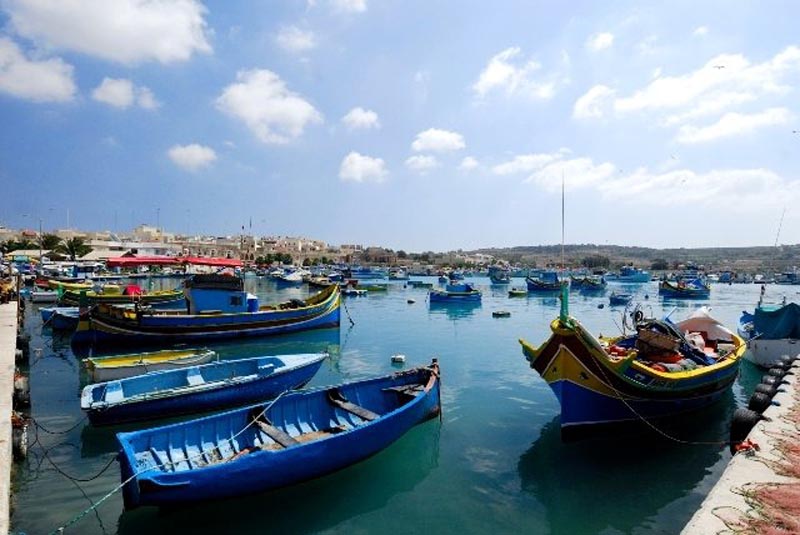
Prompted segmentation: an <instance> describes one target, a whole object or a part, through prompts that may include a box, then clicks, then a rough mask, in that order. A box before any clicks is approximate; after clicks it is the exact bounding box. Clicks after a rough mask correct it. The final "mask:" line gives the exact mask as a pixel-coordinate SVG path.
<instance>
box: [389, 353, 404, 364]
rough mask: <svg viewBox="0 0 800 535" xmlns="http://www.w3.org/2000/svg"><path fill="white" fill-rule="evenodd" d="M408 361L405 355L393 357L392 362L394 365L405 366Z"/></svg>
mask: <svg viewBox="0 0 800 535" xmlns="http://www.w3.org/2000/svg"><path fill="white" fill-rule="evenodd" d="M405 361H406V356H405V355H392V362H393V363H394V364H403V363H405Z"/></svg>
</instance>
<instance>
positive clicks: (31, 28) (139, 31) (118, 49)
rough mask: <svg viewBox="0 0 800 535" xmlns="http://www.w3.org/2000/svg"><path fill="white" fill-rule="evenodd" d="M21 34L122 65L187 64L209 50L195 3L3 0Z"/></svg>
mask: <svg viewBox="0 0 800 535" xmlns="http://www.w3.org/2000/svg"><path fill="white" fill-rule="evenodd" d="M3 7H4V8H5V10H6V12H7V13H8V14H9V17H10V20H11V25H12V27H13V28H14V30H15V31H16V32H17V33H18V34H19V35H21V36H23V37H26V38H29V39H32V40H34V41H35V42H37V43H38V44H41V45H45V46H48V47H52V48H60V49H66V50H72V51H76V52H81V53H84V54H88V55H91V56H96V57H99V58H103V59H107V60H111V61H117V62H121V63H136V62H140V61H149V60H156V61H159V62H161V63H170V62H173V61H185V60H188V59H189V58H190V57H191V56H192V54H193V53H195V52H205V53H208V52H211V45H210V44H209V43H208V40H207V35H206V34H207V28H206V22H205V19H204V16H205V14H206V8H205V7H204V6H203V4H201V3H200V2H198V1H196V0H175V1H173V2H163V1H154V0H115V1H113V2H111V1H109V0H6V1H5V2H4V3H3Z"/></svg>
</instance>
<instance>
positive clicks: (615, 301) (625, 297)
mask: <svg viewBox="0 0 800 535" xmlns="http://www.w3.org/2000/svg"><path fill="white" fill-rule="evenodd" d="M632 300H633V295H631V294H622V293H617V292H611V295H610V296H608V303H609V304H610V305H611V306H617V305H627V304H628V303H630V302H631V301H632Z"/></svg>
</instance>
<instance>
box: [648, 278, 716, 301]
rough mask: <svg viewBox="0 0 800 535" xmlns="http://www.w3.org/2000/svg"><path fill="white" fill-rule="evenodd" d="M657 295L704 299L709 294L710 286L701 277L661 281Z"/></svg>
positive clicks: (673, 297) (669, 297) (671, 297)
mask: <svg viewBox="0 0 800 535" xmlns="http://www.w3.org/2000/svg"><path fill="white" fill-rule="evenodd" d="M658 295H660V296H662V297H666V298H668V299H705V298H707V297H708V296H709V295H711V287H710V286H709V285H708V284H706V283H705V282H704V281H703V280H701V279H692V280H688V281H686V280H680V281H677V282H671V281H661V283H660V284H659V285H658Z"/></svg>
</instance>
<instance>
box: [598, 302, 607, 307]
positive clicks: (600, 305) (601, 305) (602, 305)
mask: <svg viewBox="0 0 800 535" xmlns="http://www.w3.org/2000/svg"><path fill="white" fill-rule="evenodd" d="M597 308H606V306H605V305H604V304H603V303H600V304H599V305H597Z"/></svg>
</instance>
